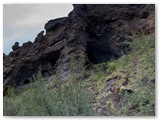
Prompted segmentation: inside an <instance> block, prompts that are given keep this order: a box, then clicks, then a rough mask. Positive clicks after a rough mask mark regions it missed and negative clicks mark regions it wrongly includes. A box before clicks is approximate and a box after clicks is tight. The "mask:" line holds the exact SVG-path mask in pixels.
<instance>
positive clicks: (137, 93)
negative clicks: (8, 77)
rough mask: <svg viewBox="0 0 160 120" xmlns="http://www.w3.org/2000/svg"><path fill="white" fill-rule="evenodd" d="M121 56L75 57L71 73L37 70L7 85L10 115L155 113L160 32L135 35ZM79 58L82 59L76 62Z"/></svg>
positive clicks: (5, 101) (5, 108)
mask: <svg viewBox="0 0 160 120" xmlns="http://www.w3.org/2000/svg"><path fill="white" fill-rule="evenodd" d="M124 42H126V44H129V47H128V48H126V51H122V52H121V53H119V54H120V55H121V57H120V58H118V59H116V60H115V59H113V60H110V61H108V62H106V63H105V62H104V63H101V64H96V65H91V64H89V65H88V66H86V65H85V64H84V63H85V59H84V58H83V55H82V58H80V59H79V60H76V62H74V60H72V61H71V65H70V67H71V74H70V77H69V78H68V80H67V81H65V82H64V81H61V78H60V75H59V73H60V71H58V69H57V74H56V75H55V77H54V79H53V80H52V81H48V80H47V79H45V78H43V76H42V75H41V74H40V73H38V74H36V75H34V76H33V77H32V78H31V81H32V82H31V83H30V84H28V85H25V86H23V87H21V88H19V89H14V88H10V89H8V92H7V95H6V96H4V98H3V104H4V106H3V112H4V113H3V114H4V115H5V116H28V115H29V116H77V115H79V116H94V115H107V116H110V115H114V116H115V115H116V116H153V115H155V38H154V35H147V36H146V35H144V36H140V35H135V36H133V37H132V40H131V41H130V42H128V41H124ZM77 63H78V64H77ZM84 65H85V66H84Z"/></svg>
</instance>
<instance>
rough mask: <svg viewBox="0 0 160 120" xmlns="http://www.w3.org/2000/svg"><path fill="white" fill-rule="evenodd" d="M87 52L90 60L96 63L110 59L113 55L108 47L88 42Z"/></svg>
mask: <svg viewBox="0 0 160 120" xmlns="http://www.w3.org/2000/svg"><path fill="white" fill-rule="evenodd" d="M87 54H88V58H89V60H90V62H92V63H93V64H98V63H102V62H106V61H108V60H110V58H111V57H112V56H113V53H112V51H111V50H110V48H109V47H106V48H104V45H100V44H95V43H88V45H87Z"/></svg>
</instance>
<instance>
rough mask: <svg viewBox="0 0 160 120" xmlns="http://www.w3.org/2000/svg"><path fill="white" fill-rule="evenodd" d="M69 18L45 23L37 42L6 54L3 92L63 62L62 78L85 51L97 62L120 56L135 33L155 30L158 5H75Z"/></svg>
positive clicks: (50, 71) (49, 72)
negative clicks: (71, 64)
mask: <svg viewBox="0 0 160 120" xmlns="http://www.w3.org/2000/svg"><path fill="white" fill-rule="evenodd" d="M73 6H74V9H73V11H71V12H70V13H69V14H68V17H63V18H58V19H53V20H50V21H48V22H47V23H46V24H45V30H46V32H45V33H44V31H41V32H40V33H39V34H38V35H37V37H36V38H35V41H34V42H33V43H32V42H30V41H29V42H26V43H24V44H23V45H22V46H19V43H18V42H16V43H15V44H14V45H13V47H12V49H13V51H12V52H10V53H9V55H5V54H3V83H4V91H5V90H6V89H7V86H13V87H19V86H22V85H24V84H28V83H29V78H30V77H32V75H33V74H35V73H37V72H38V71H40V72H41V73H42V75H43V76H44V77H46V78H48V77H50V76H52V75H53V74H55V70H56V68H57V66H58V65H59V64H60V65H61V69H62V73H63V74H62V77H63V78H64V79H66V77H67V75H68V74H69V60H70V59H71V57H72V56H73V55H74V56H75V57H77V56H79V55H80V53H85V55H86V58H87V59H88V63H92V64H98V63H102V62H106V61H108V60H111V59H116V58H118V57H120V54H119V53H120V52H121V51H123V50H125V49H126V48H127V47H128V45H127V44H125V43H124V41H125V40H130V38H131V35H132V32H133V31H136V32H141V31H143V32H144V34H150V33H154V29H155V26H154V19H155V16H154V11H155V6H154V5H149V4H145V5H144V4H139V5H134V4H131V5H127V4H126V5H120V4H119V5H104V4H99V5H96V4H92V5H89V4H81V5H78V4H75V5H73Z"/></svg>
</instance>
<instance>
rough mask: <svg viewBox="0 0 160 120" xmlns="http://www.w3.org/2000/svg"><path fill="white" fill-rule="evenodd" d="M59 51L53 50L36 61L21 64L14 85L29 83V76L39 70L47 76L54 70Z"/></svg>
mask: <svg viewBox="0 0 160 120" xmlns="http://www.w3.org/2000/svg"><path fill="white" fill-rule="evenodd" d="M59 56H60V51H54V52H51V53H48V54H45V55H43V56H42V57H41V58H40V59H39V60H38V61H34V62H29V63H27V64H26V65H25V66H22V67H21V68H20V69H19V71H18V73H17V75H16V76H15V80H16V81H15V86H23V85H25V84H28V83H30V78H31V77H32V76H33V75H34V74H36V73H38V72H39V70H40V72H41V74H42V75H43V76H44V77H49V76H51V75H53V74H54V72H55V64H56V62H57V60H58V59H59Z"/></svg>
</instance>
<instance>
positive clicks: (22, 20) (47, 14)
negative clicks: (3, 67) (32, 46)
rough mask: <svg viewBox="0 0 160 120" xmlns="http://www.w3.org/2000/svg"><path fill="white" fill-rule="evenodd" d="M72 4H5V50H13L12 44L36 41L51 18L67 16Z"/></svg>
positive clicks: (6, 51) (7, 51)
mask: <svg viewBox="0 0 160 120" xmlns="http://www.w3.org/2000/svg"><path fill="white" fill-rule="evenodd" d="M72 9H73V6H72V5H71V4H23V5H22V4H5V5H4V6H3V52H4V53H5V54H8V53H9V52H10V51H12V45H13V44H14V43H15V42H16V41H18V42H19V43H20V45H22V44H23V43H24V42H27V41H34V39H35V37H36V36H37V34H38V33H39V32H40V31H42V30H44V25H45V23H47V21H49V20H50V19H55V18H59V17H64V16H67V15H68V13H69V12H70V11H72Z"/></svg>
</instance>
